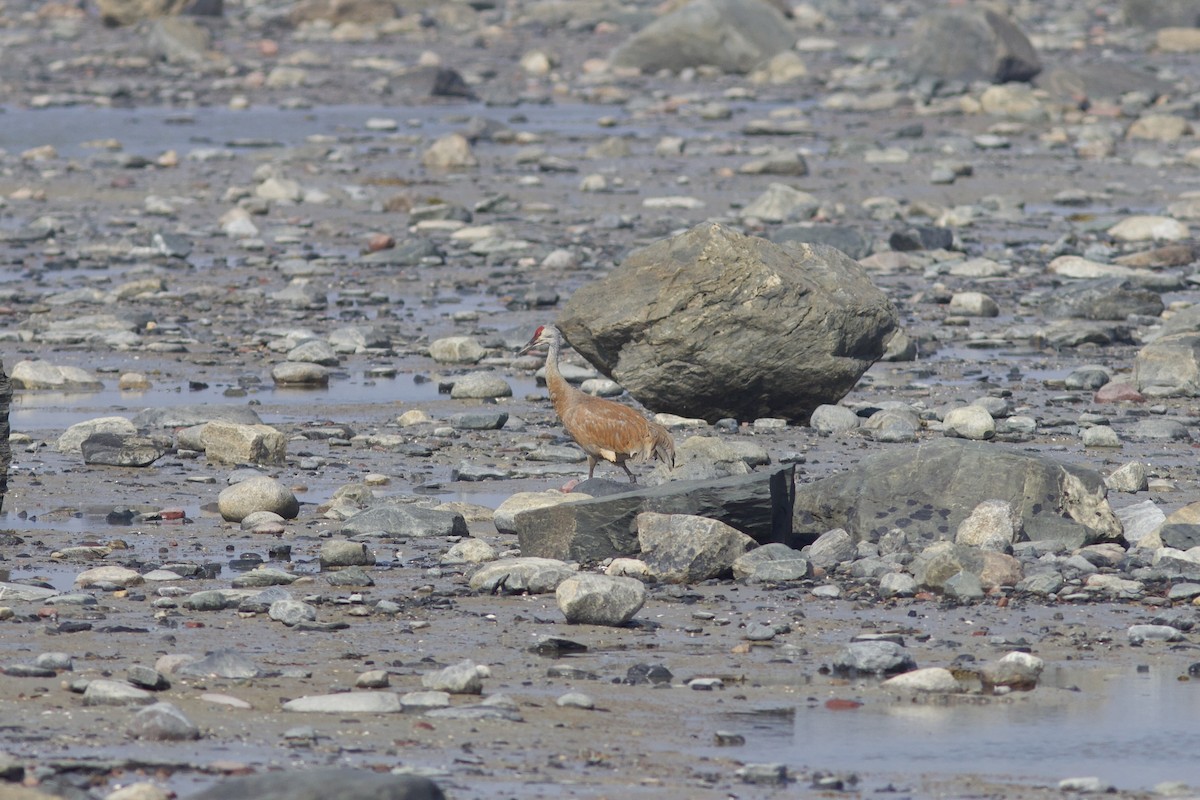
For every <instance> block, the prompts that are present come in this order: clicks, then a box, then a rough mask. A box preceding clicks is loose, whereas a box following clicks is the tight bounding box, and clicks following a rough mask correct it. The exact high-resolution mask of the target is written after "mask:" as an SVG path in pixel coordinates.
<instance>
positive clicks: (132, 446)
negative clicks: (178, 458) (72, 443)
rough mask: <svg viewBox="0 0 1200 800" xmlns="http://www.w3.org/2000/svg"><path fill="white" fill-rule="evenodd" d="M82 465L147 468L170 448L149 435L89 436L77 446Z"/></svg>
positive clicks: (107, 433) (101, 433)
mask: <svg viewBox="0 0 1200 800" xmlns="http://www.w3.org/2000/svg"><path fill="white" fill-rule="evenodd" d="M79 449H80V451H81V452H82V453H83V463H85V464H92V465H99V466H106V467H148V466H150V465H151V464H153V463H154V462H155V461H157V460H158V459H160V458H162V457H163V456H165V455H166V454H167V453H169V452H171V449H172V447H171V445H170V444H169V443H167V442H163V441H159V440H157V439H155V438H153V437H150V436H123V435H121V434H119V433H109V432H100V433H93V434H92V435H91V436H89V437H88V438H86V439H84V440H83V442H82V443H81V444H80V445H79Z"/></svg>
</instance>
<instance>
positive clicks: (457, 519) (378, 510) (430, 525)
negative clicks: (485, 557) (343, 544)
mask: <svg viewBox="0 0 1200 800" xmlns="http://www.w3.org/2000/svg"><path fill="white" fill-rule="evenodd" d="M340 533H341V534H342V535H343V536H356V535H361V536H382V537H384V538H399V539H408V538H412V539H420V538H424V537H428V536H467V535H468V531H467V521H466V520H465V519H464V518H463V515H462V514H458V513H456V512H453V511H436V510H434V509H432V508H422V507H420V506H400V505H387V506H374V507H372V508H368V509H366V510H364V511H360V512H358V513H357V514H355V515H354V516H352V517H350V518H349V519H347V520H346V521H345V522H343V523H342V527H341V530H340Z"/></svg>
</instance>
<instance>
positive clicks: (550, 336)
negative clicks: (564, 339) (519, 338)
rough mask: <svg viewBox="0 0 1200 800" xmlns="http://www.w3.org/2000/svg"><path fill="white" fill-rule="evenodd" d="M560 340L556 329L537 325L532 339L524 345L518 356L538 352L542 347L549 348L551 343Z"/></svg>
mask: <svg viewBox="0 0 1200 800" xmlns="http://www.w3.org/2000/svg"><path fill="white" fill-rule="evenodd" d="M559 340H560V334H559V332H558V329H557V328H555V327H554V326H553V325H539V326H538V328H537V330H536V331H534V332H533V338H532V339H530V340H529V341H528V342H526V343H525V346H524V347H522V348H521V352H520V353H519V354H518V355H522V356H523V355H525V354H526V353H532V352H533V351H534V350H539V349H541V348H542V347H549V346H550V345H551V344H552V343H553V342H556V341H559Z"/></svg>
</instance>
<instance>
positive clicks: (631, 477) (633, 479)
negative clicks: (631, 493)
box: [620, 461, 637, 483]
mask: <svg viewBox="0 0 1200 800" xmlns="http://www.w3.org/2000/svg"><path fill="white" fill-rule="evenodd" d="M620 464H621V469H623V470H625V474H626V475H628V476H629V482H630V483H637V475H634V474H633V473H632V472H630V471H629V467H627V466H626V465H625V462H624V461H622V462H620Z"/></svg>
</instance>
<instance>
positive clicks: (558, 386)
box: [546, 336, 572, 409]
mask: <svg viewBox="0 0 1200 800" xmlns="http://www.w3.org/2000/svg"><path fill="white" fill-rule="evenodd" d="M561 350H562V339H561V338H560V337H558V336H555V337H554V338H552V339H551V340H550V349H549V350H548V351H547V353H546V388H547V389H548V390H549V391H550V402H551V403H553V404H554V407H555V409H558V408H559V405H560V404H561V403H563V402H564V401H566V399H567V397H568V396H569V395H570V393H571V388H572V387H571V384H569V383H567V380H566V378H564V377H563V376H562V373H561V372H559V371H558V355H559V352H560V351H561Z"/></svg>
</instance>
